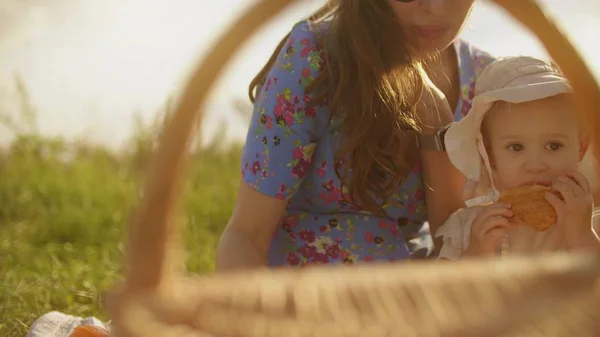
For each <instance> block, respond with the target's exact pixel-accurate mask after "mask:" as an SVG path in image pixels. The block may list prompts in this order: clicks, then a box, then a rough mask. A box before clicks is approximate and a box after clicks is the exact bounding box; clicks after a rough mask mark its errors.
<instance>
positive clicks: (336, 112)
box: [249, 0, 423, 216]
mask: <svg viewBox="0 0 600 337" xmlns="http://www.w3.org/2000/svg"><path fill="white" fill-rule="evenodd" d="M322 21H329V22H327V23H326V24H329V29H328V30H326V34H327V35H326V36H325V35H321V36H318V37H319V39H320V40H321V42H322V43H323V46H324V48H326V50H325V51H326V53H327V57H326V58H325V59H326V62H325V64H324V68H322V69H321V70H320V73H319V75H318V76H317V78H316V79H315V81H314V82H313V83H312V84H311V86H310V87H309V89H308V90H309V91H311V92H313V93H317V92H318V94H317V95H315V97H313V100H312V101H311V103H310V104H311V105H321V104H325V103H326V102H327V104H329V107H330V109H331V111H332V118H337V117H342V118H341V129H342V132H343V135H344V138H343V140H342V141H341V145H340V148H339V149H338V153H337V157H338V158H337V159H338V161H339V160H342V161H343V160H347V162H346V164H345V165H335V167H336V168H335V170H336V174H337V175H338V177H339V178H340V180H341V181H342V184H345V185H347V186H348V188H349V195H350V197H351V198H352V200H351V201H352V202H354V203H355V204H356V205H358V206H359V207H361V208H362V209H364V210H366V211H369V212H371V213H373V214H375V215H378V216H385V215H386V214H385V211H384V209H383V203H385V201H386V200H387V199H388V198H389V197H390V196H391V195H392V194H393V193H394V192H395V191H396V190H397V188H398V187H399V186H400V184H401V183H402V181H403V180H404V179H405V178H406V177H407V176H408V174H409V173H410V171H411V169H412V167H413V166H414V165H415V163H416V155H415V154H416V151H412V152H411V151H409V149H414V148H415V146H414V145H415V143H414V141H413V139H414V138H413V137H411V136H412V135H413V134H414V130H418V123H417V118H416V116H415V109H414V106H415V105H416V103H417V101H418V99H419V97H420V95H421V91H422V88H423V83H422V79H421V77H420V76H419V73H418V69H417V67H418V62H416V60H413V58H412V57H411V54H410V52H409V47H408V46H407V44H406V43H405V41H404V38H403V36H402V35H401V34H399V32H400V29H399V25H398V22H397V20H396V17H395V14H394V12H393V10H392V8H391V7H390V6H389V4H388V3H387V2H386V1H384V0H368V1H365V0H330V1H328V3H327V4H325V5H324V6H323V7H321V8H320V9H319V10H317V11H316V12H315V13H314V14H313V15H312V16H310V17H309V18H308V22H309V23H310V24H318V23H320V22H322ZM288 38H289V34H288V35H286V36H285V37H284V38H283V40H282V41H281V42H280V44H279V45H278V46H277V48H276V50H275V51H274V52H273V54H272V56H271V58H270V59H269V61H268V62H267V64H266V65H265V66H264V67H263V68H262V69H261V70H260V72H259V73H258V74H257V75H256V77H255V78H254V79H253V80H252V82H251V83H250V88H249V94H250V99H251V100H252V102H254V101H255V99H256V97H257V96H258V93H259V91H260V90H261V88H262V86H263V85H264V82H265V79H266V76H267V75H268V73H269V71H270V70H271V67H272V66H273V64H274V63H275V61H276V58H277V55H278V54H279V51H280V49H281V48H282V47H283V45H284V44H285V42H286V41H287V39H288ZM349 172H352V175H351V176H350V175H349Z"/></svg>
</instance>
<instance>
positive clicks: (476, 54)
mask: <svg viewBox="0 0 600 337" xmlns="http://www.w3.org/2000/svg"><path fill="white" fill-rule="evenodd" d="M458 44H459V55H460V61H461V64H463V65H468V68H470V69H471V70H472V71H473V73H474V74H473V75H474V76H475V77H479V74H481V72H482V71H483V69H485V68H486V67H487V66H488V65H489V64H490V63H492V62H494V61H495V60H496V59H497V58H498V57H497V56H495V55H493V54H491V53H490V52H488V51H486V50H484V49H481V48H480V47H478V46H477V45H475V44H473V43H471V42H468V41H466V40H462V39H460V40H459V41H458Z"/></svg>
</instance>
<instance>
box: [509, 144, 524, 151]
mask: <svg viewBox="0 0 600 337" xmlns="http://www.w3.org/2000/svg"><path fill="white" fill-rule="evenodd" d="M506 148H507V149H509V150H511V151H514V152H519V151H523V148H524V146H523V144H510V145H508V146H507V147H506Z"/></svg>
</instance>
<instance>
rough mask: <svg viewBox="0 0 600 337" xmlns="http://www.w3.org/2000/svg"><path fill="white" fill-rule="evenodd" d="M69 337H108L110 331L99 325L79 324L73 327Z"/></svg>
mask: <svg viewBox="0 0 600 337" xmlns="http://www.w3.org/2000/svg"><path fill="white" fill-rule="evenodd" d="M69 337H110V333H109V332H108V330H106V329H103V328H101V327H99V326H95V325H80V326H78V327H76V328H75V329H73V332H71V334H70V335H69Z"/></svg>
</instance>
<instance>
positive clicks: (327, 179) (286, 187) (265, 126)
mask: <svg viewBox="0 0 600 337" xmlns="http://www.w3.org/2000/svg"><path fill="white" fill-rule="evenodd" d="M322 31H323V28H322V27H319V28H318V29H317V28H316V27H315V26H313V25H310V24H309V23H308V22H306V21H301V22H299V23H297V24H296V25H295V26H294V28H293V29H292V32H291V35H290V37H289V39H288V40H287V42H286V43H285V45H284V47H283V48H282V50H281V51H280V53H279V55H278V57H277V61H276V63H275V64H274V66H273V67H272V69H271V70H270V73H269V74H268V75H267V79H266V82H265V84H264V86H263V87H262V89H261V91H260V94H259V95H258V97H257V99H256V103H255V106H254V113H253V117H252V120H251V122H250V126H249V130H248V135H247V139H246V143H245V147H244V151H243V155H242V178H243V180H244V181H245V182H246V183H247V184H248V185H249V186H251V187H252V188H254V189H256V190H257V191H259V192H261V193H263V194H266V195H268V196H272V197H276V198H278V199H281V200H286V201H288V205H287V209H286V214H285V216H284V217H283V218H282V219H281V221H280V223H279V225H278V226H277V229H276V231H275V233H274V236H273V239H272V242H271V246H270V250H269V265H270V266H305V265H307V264H312V263H340V262H342V263H356V262H361V261H394V260H405V259H410V258H414V257H415V256H416V254H417V253H419V254H420V253H422V252H423V251H424V250H427V251H430V249H431V245H432V241H431V235H430V233H429V228H428V225H427V223H426V220H427V216H426V215H427V208H426V205H425V201H424V197H425V192H424V189H423V181H422V177H421V169H420V166H419V164H417V165H415V166H414V169H413V170H412V172H411V174H410V175H409V176H408V178H407V179H406V180H405V181H404V182H403V183H402V185H401V187H400V188H399V189H398V191H397V192H396V193H395V195H394V196H393V198H392V199H391V200H390V201H389V202H388V203H387V204H386V205H385V207H384V209H385V210H386V212H387V213H388V215H389V216H390V217H391V218H392V219H391V220H390V219H384V218H378V217H375V216H373V215H371V214H368V213H366V212H364V211H361V210H360V209H359V208H358V207H356V205H353V204H351V203H348V202H346V200H348V198H344V196H346V194H347V189H346V188H345V187H340V181H339V179H338V178H337V176H336V174H335V169H334V165H343V164H344V163H343V162H342V161H338V162H335V161H334V154H335V153H336V149H337V145H338V144H339V141H340V136H341V135H340V133H339V132H338V131H337V130H336V127H335V126H336V125H339V121H336V119H335V118H334V119H333V120H332V121H331V124H329V121H330V111H329V109H328V106H326V105H323V106H316V107H314V108H310V109H309V108H307V105H306V104H307V103H308V102H310V100H311V99H312V97H311V95H309V94H307V93H305V88H306V86H307V85H309V84H310V83H311V82H312V81H313V80H314V79H315V78H316V76H317V74H318V73H319V71H320V70H321V67H322V65H323V59H324V57H325V54H324V53H325V52H324V50H323V48H322V46H320V45H319V42H318V38H317V34H318V33H321V32H322ZM454 47H455V49H456V51H457V55H458V60H459V69H460V83H461V89H462V90H461V97H460V99H459V103H458V106H457V108H456V111H455V118H456V119H460V118H461V117H462V116H464V114H465V113H466V112H468V110H469V108H470V106H471V100H472V98H473V88H474V82H475V79H476V77H477V76H478V75H479V73H480V72H481V71H482V69H483V68H484V67H485V66H486V65H487V64H489V63H490V62H491V61H492V60H493V57H492V56H491V55H489V54H487V53H485V52H483V51H480V50H478V49H476V48H474V47H473V46H471V45H469V44H468V43H466V42H464V41H461V40H458V41H456V42H455V43H454Z"/></svg>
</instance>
